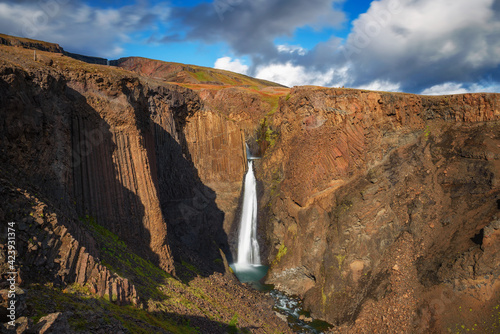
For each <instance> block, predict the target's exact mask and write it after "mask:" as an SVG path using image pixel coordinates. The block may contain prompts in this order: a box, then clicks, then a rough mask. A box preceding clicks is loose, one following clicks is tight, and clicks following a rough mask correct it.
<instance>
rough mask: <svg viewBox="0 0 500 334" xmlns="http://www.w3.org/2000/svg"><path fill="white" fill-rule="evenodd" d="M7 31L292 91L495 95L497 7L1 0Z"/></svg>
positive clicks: (403, 0) (420, 2) (416, 1)
mask: <svg viewBox="0 0 500 334" xmlns="http://www.w3.org/2000/svg"><path fill="white" fill-rule="evenodd" d="M0 32H2V33H5V34H11V35H16V36H22V37H29V38H34V39H40V40H45V41H50V42H55V43H59V44H60V45H61V46H62V47H64V48H65V49H66V50H68V51H70V52H77V53H82V54H86V55H95V56H101V57H105V58H109V59H116V58H119V57H125V56H142V57H147V58H153V59H160V60H165V61H174V62H181V63H188V64H196V65H202V66H208V67H216V68H223V69H227V70H232V71H236V72H240V73H244V74H248V75H251V76H256V77H259V78H264V79H268V80H272V81H276V82H279V83H282V84H285V85H287V86H294V85H306V84H307V85H309V84H312V85H321V86H327V87H340V86H345V87H354V88H365V89H374V90H388V91H404V92H411V93H423V94H445V93H465V92H477V91H489V92H499V91H500V83H499V82H500V0H475V1H471V0H377V1H368V0H363V1H354V0H206V1H178V0H173V1H158V0H150V1H147V0H127V1H117V0H103V1H96V0H87V1H77V0H41V1H30V0H7V1H5V0H0Z"/></svg>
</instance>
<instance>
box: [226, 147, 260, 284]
mask: <svg viewBox="0 0 500 334" xmlns="http://www.w3.org/2000/svg"><path fill="white" fill-rule="evenodd" d="M249 152H250V150H249V149H248V146H247V160H248V171H247V174H246V175H245V188H244V192H243V207H242V210H241V220H240V232H239V235H238V257H237V261H236V263H233V264H232V265H231V267H232V268H233V270H234V272H235V274H236V276H237V277H238V279H239V280H240V282H242V283H249V284H251V285H253V286H254V287H255V288H256V289H259V290H260V289H264V286H263V285H262V284H260V283H259V280H260V279H262V278H263V277H264V276H265V275H266V273H267V269H268V267H267V266H263V265H261V262H260V254H259V242H258V240H257V207H258V202H257V181H256V180H255V174H254V169H253V167H254V160H255V159H258V158H255V157H252V156H251V155H250V154H249Z"/></svg>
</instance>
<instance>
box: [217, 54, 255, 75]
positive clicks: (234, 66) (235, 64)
mask: <svg viewBox="0 0 500 334" xmlns="http://www.w3.org/2000/svg"><path fill="white" fill-rule="evenodd" d="M214 68H218V69H221V70H227V71H231V72H236V73H241V74H247V73H248V65H245V64H242V63H241V60H240V59H234V60H233V59H232V58H231V57H222V58H219V59H217V60H216V61H215V64H214Z"/></svg>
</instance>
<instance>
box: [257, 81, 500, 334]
mask: <svg viewBox="0 0 500 334" xmlns="http://www.w3.org/2000/svg"><path fill="white" fill-rule="evenodd" d="M499 121H500V95H499V94H466V95H454V96H447V97H424V96H415V95H409V94H389V93H377V92H367V91H356V90H347V89H323V88H312V87H304V88H294V89H292V91H291V92H290V96H288V97H287V99H281V100H280V110H279V112H277V113H276V115H275V117H274V123H273V126H274V129H276V131H277V132H279V140H278V142H277V144H276V145H275V146H274V147H273V148H271V149H269V150H268V151H267V152H266V155H265V156H264V158H263V159H262V160H261V165H260V168H259V169H258V170H259V171H260V173H259V177H260V178H262V180H263V182H264V195H263V198H262V201H261V205H262V211H263V212H264V214H263V221H266V222H267V224H266V226H265V227H263V230H265V233H266V237H267V241H268V245H270V246H271V247H270V249H269V250H268V252H269V254H268V260H269V263H271V269H270V272H269V275H268V282H269V283H273V284H276V285H277V287H278V288H281V289H283V290H285V291H288V292H290V293H294V294H298V295H300V296H302V297H304V299H305V304H306V305H307V306H308V307H309V308H310V309H311V310H312V312H313V314H314V316H315V317H321V318H324V319H326V320H327V321H329V322H331V323H333V324H337V325H340V324H345V323H350V322H352V321H355V320H357V321H356V323H355V324H354V325H352V326H351V327H346V328H344V330H346V331H347V332H351V331H352V332H358V331H359V332H365V331H366V330H368V329H369V328H385V330H387V331H388V332H396V331H397V332H399V331H400V332H405V333H408V332H422V331H423V332H427V331H435V332H443V331H446V330H447V328H452V329H453V328H454V326H455V323H453V321H456V318H455V319H454V318H453V316H450V314H454V313H453V312H446V313H443V310H444V309H445V308H446V309H452V308H453V307H454V306H455V303H460V305H462V307H466V306H467V307H468V308H469V306H470V308H472V309H473V311H474V312H473V313H471V314H474V317H471V319H472V318H475V319H476V320H475V321H479V320H478V319H482V318H484V319H486V318H487V317H486V316H483V313H482V312H485V313H484V314H486V313H487V314H488V316H490V314H492V310H493V309H492V308H491V307H494V306H495V305H496V304H497V303H498V300H499V299H500V290H499V287H500V284H498V283H499V282H498V281H497V279H498V278H499V276H500V271H499V267H498V266H497V264H498V258H499V256H500V248H499V246H498V243H496V244H495V240H497V238H498V233H499V231H498V226H497V225H498V218H500V215H499V209H500V204H499V203H500V131H499V130H500V122H499ZM431 291H432V292H434V293H437V295H438V296H440V294H443V296H444V295H445V294H446V296H448V294H451V295H449V297H448V298H447V299H443V298H440V297H439V298H438V299H436V294H433V293H432V292H431ZM469 294H473V295H474V296H476V298H478V299H479V302H478V301H477V300H476V301H471V300H469V299H468V297H469ZM451 301H453V302H451ZM436 303H437V304H439V309H436V307H437V306H436ZM495 303H496V304H495ZM493 304H494V305H493ZM490 306H491V307H490ZM457 307H458V306H457ZM457 312H458V311H457ZM382 316H383V318H384V319H385V320H384V319H382ZM471 321H473V320H471ZM488 321H489V323H487V322H488ZM495 321H496V320H495ZM492 325H493V323H491V316H490V318H489V319H486V321H485V322H484V324H483V325H482V326H483V327H482V328H483V329H488V328H490V327H491V326H492ZM384 326H385V327H384ZM466 326H469V324H466ZM470 326H473V324H470ZM488 326H490V327H488ZM339 330H342V327H341V329H339Z"/></svg>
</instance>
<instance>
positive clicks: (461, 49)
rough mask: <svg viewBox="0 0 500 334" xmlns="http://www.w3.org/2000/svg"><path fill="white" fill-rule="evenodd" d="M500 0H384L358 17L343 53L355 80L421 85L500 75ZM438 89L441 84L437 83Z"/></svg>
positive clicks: (413, 87) (410, 87) (413, 88)
mask: <svg viewBox="0 0 500 334" xmlns="http://www.w3.org/2000/svg"><path fill="white" fill-rule="evenodd" d="M498 2H499V1H498V0H497V1H493V0H477V1H469V0H455V1H451V2H450V1H445V0H440V1H436V0H419V1H413V0H380V1H374V2H372V4H371V6H370V8H369V10H368V11H367V13H365V14H362V15H360V17H359V18H358V19H357V20H355V21H354V22H353V29H352V32H351V34H350V35H349V37H348V39H347V41H346V43H345V46H344V47H343V54H344V56H345V58H346V61H347V62H349V63H351V64H352V66H351V68H352V69H353V71H352V72H351V73H350V75H351V76H352V78H353V81H354V84H358V85H362V84H368V83H370V82H372V81H374V80H383V81H390V82H400V83H401V85H402V87H401V88H403V89H404V90H407V91H420V90H423V89H426V88H428V87H433V86H436V87H437V86H438V85H444V86H443V87H444V88H446V87H445V86H446V85H447V87H448V88H452V86H450V84H449V83H450V82H469V83H470V82H474V81H478V80H481V79H484V78H485V77H486V76H492V78H493V79H494V80H495V81H499V80H500V69H499V65H500V38H499V36H500V21H499V20H498V18H499V12H500V11H499V7H500V6H499V5H498ZM436 89H437V88H436Z"/></svg>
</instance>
